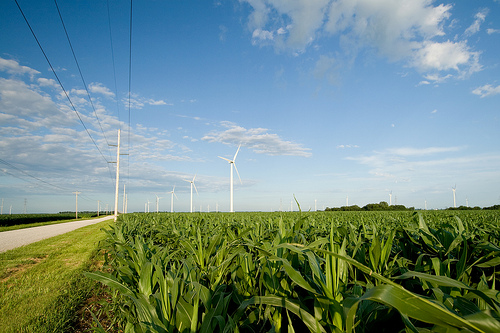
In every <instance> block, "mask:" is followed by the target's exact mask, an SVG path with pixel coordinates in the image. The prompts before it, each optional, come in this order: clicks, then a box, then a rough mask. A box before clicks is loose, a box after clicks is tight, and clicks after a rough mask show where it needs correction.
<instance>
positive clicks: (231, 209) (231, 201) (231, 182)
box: [229, 163, 234, 213]
mask: <svg viewBox="0 0 500 333" xmlns="http://www.w3.org/2000/svg"><path fill="white" fill-rule="evenodd" d="M230 185H231V191H230V192H231V200H230V201H229V202H230V204H231V205H230V207H229V211H230V212H231V213H233V212H234V209H233V163H231V179H230Z"/></svg>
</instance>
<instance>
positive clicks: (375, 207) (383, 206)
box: [325, 201, 500, 212]
mask: <svg viewBox="0 0 500 333" xmlns="http://www.w3.org/2000/svg"><path fill="white" fill-rule="evenodd" d="M482 209H484V210H500V205H493V206H491V207H484V208H481V207H478V206H475V207H466V206H460V207H449V208H446V210H482ZM412 210H415V207H405V206H404V205H390V206H389V204H388V203H387V202H385V201H381V202H379V203H378V204H377V203H371V204H367V205H365V206H363V207H359V206H358V205H352V206H342V207H332V208H330V207H326V209H325V212H348V211H356V212H359V211H412Z"/></svg>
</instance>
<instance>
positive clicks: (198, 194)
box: [192, 182, 200, 195]
mask: <svg viewBox="0 0 500 333" xmlns="http://www.w3.org/2000/svg"><path fill="white" fill-rule="evenodd" d="M192 184H193V186H194V189H195V190H196V194H198V195H200V194H199V193H198V189H197V188H196V185H195V184H194V182H193V183H192Z"/></svg>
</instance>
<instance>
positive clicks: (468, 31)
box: [464, 9, 489, 36]
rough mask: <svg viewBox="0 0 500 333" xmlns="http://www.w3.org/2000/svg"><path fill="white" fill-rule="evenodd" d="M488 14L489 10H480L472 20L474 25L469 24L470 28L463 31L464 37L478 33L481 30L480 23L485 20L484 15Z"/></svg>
mask: <svg viewBox="0 0 500 333" xmlns="http://www.w3.org/2000/svg"><path fill="white" fill-rule="evenodd" d="M488 12H489V10H488V9H482V10H481V11H479V12H478V13H477V14H476V15H475V16H474V18H475V19H476V20H475V21H474V23H472V24H471V26H470V27H468V28H467V29H466V30H465V33H464V34H465V35H466V36H472V35H473V34H475V33H477V32H479V29H480V28H481V23H483V22H484V20H485V19H486V15H488Z"/></svg>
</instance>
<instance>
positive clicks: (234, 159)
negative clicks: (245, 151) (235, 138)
mask: <svg viewBox="0 0 500 333" xmlns="http://www.w3.org/2000/svg"><path fill="white" fill-rule="evenodd" d="M240 148H241V145H239V146H238V150H236V154H234V157H233V163H234V161H236V155H238V152H239V151H240Z"/></svg>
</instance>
